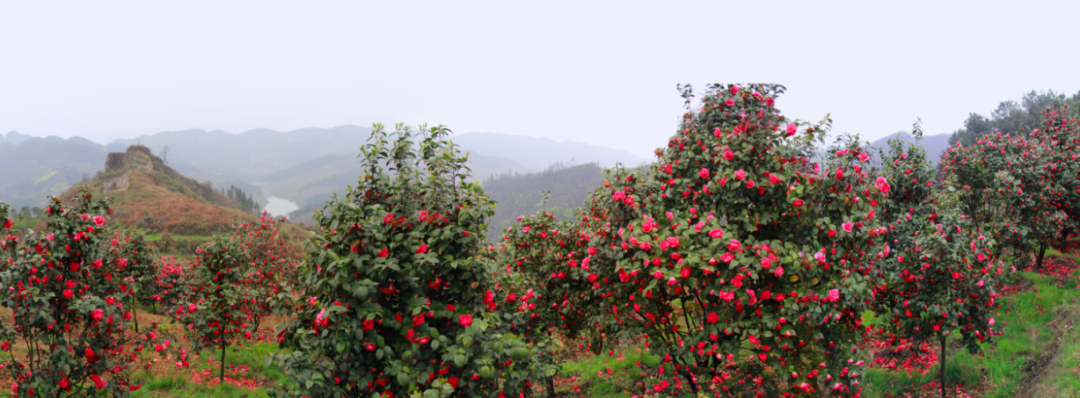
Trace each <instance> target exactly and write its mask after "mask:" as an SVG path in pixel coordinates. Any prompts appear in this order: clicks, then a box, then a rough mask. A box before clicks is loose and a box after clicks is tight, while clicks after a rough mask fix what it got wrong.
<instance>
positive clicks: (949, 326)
mask: <svg viewBox="0 0 1080 398" xmlns="http://www.w3.org/2000/svg"><path fill="white" fill-rule="evenodd" d="M944 183H945V186H944V187H943V189H942V190H940V191H939V192H937V193H936V194H935V195H934V196H932V197H931V198H928V200H927V204H926V207H925V208H926V211H925V213H922V215H921V216H920V217H917V218H915V219H913V220H911V222H910V223H909V224H911V225H912V226H911V227H908V228H904V229H902V231H904V232H905V233H907V234H909V236H907V237H901V239H902V240H903V242H904V243H903V244H900V245H897V246H894V249H893V250H892V251H891V254H887V255H888V256H889V258H888V261H889V262H890V263H891V264H892V265H891V266H890V267H888V268H887V269H888V270H889V271H890V272H888V273H887V274H886V276H885V278H884V282H885V283H883V289H882V291H881V292H880V293H879V302H881V303H882V304H883V305H882V306H881V307H880V309H879V311H881V312H882V313H883V314H889V315H891V316H887V317H885V319H887V320H889V323H890V325H889V327H888V329H889V330H890V331H891V332H893V333H894V334H895V335H896V336H898V337H902V338H907V339H912V340H913V341H914V342H916V343H921V342H925V341H928V340H929V341H937V342H939V343H940V344H941V357H940V363H941V367H940V370H941V380H940V381H941V387H942V397H944V396H945V363H946V351H945V347H946V342H947V340H948V337H949V336H951V335H955V333H956V332H959V338H960V339H961V341H962V342H963V343H964V345H965V346H966V347H967V348H968V349H969V350H970V351H971V352H978V351H979V350H980V346H979V343H983V342H990V341H991V339H992V338H993V336H994V335H997V334H1000V333H1001V332H1000V330H995V328H994V318H992V317H991V315H992V314H993V311H994V310H996V309H997V308H1000V305H999V304H998V303H997V297H998V295H997V293H996V292H995V291H994V286H996V285H997V281H998V277H999V275H1000V274H1001V273H1002V272H1003V269H1004V266H1003V265H1002V263H1001V261H998V260H996V259H995V258H994V256H993V252H992V251H991V247H992V246H993V244H994V241H993V239H992V238H989V237H986V236H984V235H983V234H982V233H981V232H980V231H979V230H978V229H977V228H976V226H975V223H973V222H971V220H969V219H968V218H967V217H966V216H965V215H964V214H963V213H961V212H960V204H959V201H960V196H959V195H958V192H957V190H956V189H955V188H953V187H952V186H951V185H949V183H950V181H948V180H946V181H945V182H944Z"/></svg>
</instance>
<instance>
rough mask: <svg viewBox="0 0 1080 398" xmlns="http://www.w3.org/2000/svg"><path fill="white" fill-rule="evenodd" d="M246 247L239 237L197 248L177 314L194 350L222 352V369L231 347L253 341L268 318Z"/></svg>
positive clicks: (224, 236) (220, 238) (216, 239)
mask: <svg viewBox="0 0 1080 398" xmlns="http://www.w3.org/2000/svg"><path fill="white" fill-rule="evenodd" d="M243 245H244V242H243V240H242V239H240V238H239V237H238V236H235V235H230V234H220V235H216V236H214V238H213V239H212V240H211V241H210V242H207V243H206V244H204V245H203V246H200V247H199V248H198V249H196V251H195V252H196V254H197V255H198V257H196V258H195V260H193V261H192V263H191V265H190V272H191V275H190V277H189V279H188V280H187V286H186V287H185V290H183V292H182V293H181V294H182V295H183V297H182V298H181V299H180V300H178V301H179V305H178V306H176V308H175V309H174V310H173V316H174V318H175V319H176V320H177V321H178V322H180V324H181V325H182V326H183V328H184V330H185V333H186V334H187V336H188V339H189V340H190V341H191V342H192V349H193V351H194V352H199V351H201V350H203V349H206V348H210V349H216V350H220V352H221V363H222V364H224V363H225V348H226V347H228V346H230V345H232V344H236V343H238V342H239V343H240V344H242V340H243V339H251V337H252V334H253V333H255V332H256V331H257V330H258V324H259V321H260V319H261V318H262V317H263V316H264V315H265V314H266V311H265V310H264V309H263V307H262V305H261V304H262V302H261V300H260V299H256V297H261V296H260V294H261V293H263V292H262V291H260V290H259V289H258V288H257V286H256V283H257V282H258V280H257V278H256V277H255V274H256V270H255V267H254V260H253V258H252V256H251V254H250V253H248V252H247V251H245V250H244V247H243ZM224 369H225V367H224V366H223V367H221V374H220V375H219V377H221V378H222V379H224V377H225V374H224Z"/></svg>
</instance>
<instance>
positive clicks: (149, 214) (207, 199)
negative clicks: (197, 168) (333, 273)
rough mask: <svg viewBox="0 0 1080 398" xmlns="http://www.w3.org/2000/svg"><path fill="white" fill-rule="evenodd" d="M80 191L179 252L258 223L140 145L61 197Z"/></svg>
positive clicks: (299, 236)
mask: <svg viewBox="0 0 1080 398" xmlns="http://www.w3.org/2000/svg"><path fill="white" fill-rule="evenodd" d="M84 187H85V188H88V189H89V190H90V192H91V194H93V195H94V196H97V197H100V196H106V197H110V198H112V199H113V209H114V213H113V217H114V220H116V222H118V223H120V224H123V225H126V226H133V227H139V228H143V229H147V230H150V231H152V232H154V233H155V234H157V235H158V236H161V237H163V238H164V239H172V240H175V243H176V248H177V249H180V251H185V249H193V248H194V247H195V246H197V245H198V244H200V243H202V242H203V241H205V240H206V239H208V238H209V236H210V235H212V234H214V233H219V232H223V231H227V230H229V229H231V225H233V224H235V223H238V222H256V221H257V220H258V218H257V217H256V216H255V215H253V214H252V213H249V212H245V211H242V210H241V208H242V207H243V206H242V203H241V201H238V200H234V199H231V198H229V197H228V196H227V195H226V194H224V193H222V192H220V191H218V190H216V189H215V188H214V187H211V186H207V185H205V184H202V183H199V182H198V181H195V180H193V179H191V178H188V177H185V176H184V175H182V174H180V173H178V172H176V170H174V169H173V168H171V167H169V166H166V165H165V164H164V163H163V162H162V160H161V158H159V157H157V156H154V155H152V154H151V153H150V150H149V149H148V148H146V147H144V146H139V145H134V146H131V147H129V148H128V149H127V150H126V151H125V152H118V153H110V154H109V156H108V160H107V161H106V165H105V171H104V172H103V173H101V174H99V175H98V176H96V177H95V178H93V179H91V180H89V181H87V182H86V183H83V184H78V185H76V186H74V187H72V188H71V189H69V190H68V191H67V192H66V193H64V195H63V196H62V197H61V198H62V199H63V200H65V201H70V200H71V199H72V198H74V197H75V196H77V195H79V194H80V192H81V189H82V188H84ZM282 230H283V231H285V234H286V235H287V236H288V238H289V240H290V241H292V242H294V244H299V243H300V242H302V241H303V239H304V237H305V236H306V233H305V232H304V231H303V230H301V229H300V228H298V227H296V226H295V225H292V224H285V225H284V227H283V228H282Z"/></svg>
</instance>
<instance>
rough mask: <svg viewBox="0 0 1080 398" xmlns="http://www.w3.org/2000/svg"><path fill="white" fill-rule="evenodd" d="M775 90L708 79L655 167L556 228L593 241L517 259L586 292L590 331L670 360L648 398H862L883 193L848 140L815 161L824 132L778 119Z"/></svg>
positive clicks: (601, 194)
mask: <svg viewBox="0 0 1080 398" xmlns="http://www.w3.org/2000/svg"><path fill="white" fill-rule="evenodd" d="M782 92H783V87H781V86H777V85H746V86H741V85H713V86H710V87H709V90H708V92H707V93H706V95H705V96H704V98H702V99H701V108H698V109H697V110H695V111H690V112H687V113H686V114H684V116H683V119H682V123H681V124H680V127H679V130H678V132H677V133H676V134H675V135H674V136H673V137H671V138H670V139H669V140H668V143H667V145H666V147H664V148H662V149H658V150H657V151H656V155H657V157H658V160H657V161H656V162H655V163H653V164H652V165H649V166H646V167H645V168H643V169H639V170H626V169H617V170H614V171H611V172H609V175H608V179H607V181H606V182H605V184H604V186H603V187H600V188H598V189H597V190H596V191H594V193H593V194H592V196H591V197H590V198H589V200H588V201H587V203H586V204H585V206H586V208H585V211H584V213H583V215H582V217H581V218H580V219H579V220H577V221H576V223H575V225H576V230H574V231H572V232H566V234H567V235H569V236H571V237H574V238H575V239H587V240H588V247H587V248H583V249H584V250H580V249H578V248H577V247H575V246H574V245H570V244H569V242H567V243H568V244H567V247H565V248H563V247H560V248H559V249H553V250H554V252H553V253H551V254H553V255H554V256H553V257H552V258H551V259H550V260H549V259H546V258H542V260H541V261H528V257H524V258H525V260H526V261H523V263H522V264H521V266H522V267H525V268H526V269H532V270H533V271H532V275H533V278H534V279H536V280H537V281H538V283H541V284H546V285H549V286H550V285H555V286H559V285H560V283H561V284H581V285H583V286H584V287H585V288H586V289H588V292H587V293H586V292H582V293H581V294H582V295H581V296H580V297H581V298H587V300H585V302H588V303H589V305H592V306H594V307H596V308H599V309H600V310H601V312H600V313H599V314H596V315H590V316H592V317H593V319H591V320H590V322H589V323H590V324H591V323H595V324H597V325H599V326H601V327H605V326H608V325H610V326H611V327H612V328H613V329H617V330H620V331H622V333H623V335H624V336H626V335H630V336H629V337H643V338H645V339H646V341H647V342H648V344H649V347H650V348H651V349H652V350H653V351H654V352H658V353H659V354H661V355H662V356H663V358H664V361H663V364H662V365H661V366H660V367H659V369H657V372H656V373H657V374H658V382H656V383H654V384H653V385H652V386H650V388H651V389H652V390H654V392H655V393H657V394H663V395H666V394H672V393H674V391H676V390H680V389H682V390H691V391H702V390H706V389H714V391H715V393H716V394H724V395H732V396H738V395H739V394H745V393H751V394H758V395H761V394H766V395H775V394H784V393H789V394H790V393H796V394H803V393H805V394H822V393H823V392H827V393H830V394H837V395H857V394H858V388H857V387H856V385H857V382H856V380H857V376H858V373H859V372H858V366H860V365H861V363H859V364H858V365H855V364H854V363H855V362H854V360H852V361H851V363H849V362H848V360H849V359H852V358H853V357H852V356H851V353H852V351H851V348H852V347H853V343H854V332H855V330H856V329H857V327H858V325H859V323H860V318H859V314H861V312H862V311H863V310H864V309H865V308H867V303H868V302H869V297H870V289H871V288H872V287H873V283H872V281H871V274H872V269H873V265H872V261H873V260H874V259H875V258H876V254H875V252H878V251H880V250H883V249H882V248H881V246H880V244H879V242H878V241H879V240H880V237H879V236H880V235H881V234H883V233H884V232H885V228H882V227H881V226H880V225H881V224H882V221H881V220H880V218H879V217H877V216H876V213H875V211H876V206H877V205H878V201H879V200H881V199H882V198H883V197H884V194H886V193H887V192H889V190H890V185H889V183H888V181H886V180H885V179H876V178H871V176H869V175H868V174H867V167H868V166H869V161H870V155H869V154H868V153H866V152H865V151H864V150H862V149H861V148H860V147H859V146H858V145H857V144H856V142H855V140H854V139H846V140H842V141H838V142H837V144H836V145H834V146H833V148H832V149H831V150H830V152H829V153H828V154H827V156H826V157H825V161H824V163H819V162H814V161H812V160H811V157H812V156H813V155H814V154H813V153H811V152H810V149H811V148H813V147H814V145H815V144H816V143H819V142H820V140H821V137H823V136H824V133H825V132H826V131H825V130H826V129H827V127H828V125H827V123H826V124H825V125H802V126H800V125H799V124H797V123H794V122H791V121H789V120H787V119H786V118H785V117H784V116H782V115H781V114H780V112H779V111H778V110H777V109H776V108H774V107H773V105H774V101H775V98H776V96H778V95H779V94H781V93H782ZM684 95H685V96H686V98H687V103H688V104H689V103H691V102H692V101H691V100H692V96H693V94H692V92H691V91H690V90H689V88H688V87H687V88H686V90H685V91H684ZM532 222H533V220H532V219H530V220H529V222H525V221H524V220H523V221H521V222H519V225H518V226H517V227H515V228H516V230H518V231H522V232H524V226H525V225H527V224H530V223H532ZM528 233H529V234H532V233H533V232H532V230H530V231H529V232H528ZM541 239H543V235H539V239H538V237H537V236H535V235H530V236H529V237H528V238H525V239H522V238H520V237H513V236H511V237H510V239H509V241H510V242H512V243H513V244H514V245H515V246H516V247H517V248H518V250H520V249H521V247H522V246H521V245H522V244H526V245H528V244H535V243H531V242H530V240H532V241H534V242H535V241H539V240H541ZM546 247H554V246H552V245H551V244H548V246H546ZM578 250H580V251H578ZM541 251H542V250H541ZM560 251H561V252H562V256H561V257H560V256H559V254H560V253H559V252H560ZM537 252H539V251H537ZM571 252H573V253H574V255H573V256H568V254H569V253H571ZM567 257H569V258H567ZM570 260H574V261H570ZM583 264H587V268H584V269H583V268H582V267H583ZM512 265H517V264H512ZM537 270H539V272H537ZM560 279H563V280H565V281H560ZM584 281H588V283H585V284H582V282H584ZM542 300H543V301H552V299H551V298H546V299H542ZM554 301H558V298H557V297H556V298H555V299H554ZM556 304H562V303H556ZM565 304H566V305H568V306H569V307H568V308H569V311H570V313H571V314H578V315H580V314H595V313H594V312H589V311H582V312H576V313H575V312H574V311H578V310H579V309H578V308H575V307H574V300H568V301H567V303H565ZM537 308H538V309H539V308H540V306H539V305H538V306H537ZM545 308H548V307H545ZM557 310H558V311H563V312H564V313H566V312H567V309H563V308H557ZM548 317H549V318H551V317H550V316H548ZM560 319H561V318H560ZM634 334H636V336H633V335H634ZM748 354H749V355H748ZM821 389H824V391H821Z"/></svg>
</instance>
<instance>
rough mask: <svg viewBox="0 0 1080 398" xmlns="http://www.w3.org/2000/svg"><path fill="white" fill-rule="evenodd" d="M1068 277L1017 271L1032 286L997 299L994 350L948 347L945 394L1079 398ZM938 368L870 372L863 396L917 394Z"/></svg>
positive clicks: (1076, 292)
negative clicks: (957, 389)
mask: <svg viewBox="0 0 1080 398" xmlns="http://www.w3.org/2000/svg"><path fill="white" fill-rule="evenodd" d="M1072 276H1073V278H1072V279H1071V280H1068V281H1063V280H1061V279H1060V278H1056V277H1054V276H1048V275H1039V274H1035V273H1031V272H1023V273H1019V277H1021V278H1025V279H1028V280H1030V281H1031V282H1032V285H1031V287H1030V288H1029V289H1027V290H1025V291H1022V292H1020V293H1017V294H1014V295H1011V296H1008V297H1005V298H1003V299H1002V308H1001V310H1000V311H998V313H997V314H996V315H995V318H996V320H997V322H998V324H999V325H1003V327H1004V331H1005V334H1004V335H1003V336H999V337H998V339H997V341H996V346H991V345H984V347H983V353H982V355H977V354H975V355H973V354H970V353H968V352H967V350H966V349H961V348H959V347H954V346H952V345H950V347H949V350H948V351H949V353H948V359H947V364H946V367H945V373H946V383H947V385H948V386H950V392H952V390H951V389H952V387H953V386H956V385H957V384H960V385H963V386H964V388H963V391H965V392H966V393H969V394H971V395H974V396H983V397H1003V398H1004V397H1020V396H1030V397H1070V398H1071V397H1077V396H1080V330H1077V328H1076V325H1077V324H1078V323H1080V289H1078V286H1077V280H1078V278H1080V275H1078V274H1077V273H1076V272H1074V273H1073V274H1072ZM939 369H940V368H938V367H937V366H935V367H933V368H932V369H930V370H929V372H927V373H926V374H918V373H912V374H906V373H905V372H903V371H888V370H882V369H870V370H868V371H867V372H866V374H865V377H864V378H863V382H864V383H863V385H864V390H865V396H868V397H887V396H906V395H909V394H910V395H912V396H919V392H920V391H924V390H925V389H924V388H922V386H924V385H926V384H929V383H931V382H934V381H936V378H937V375H938V372H939ZM924 392H925V391H924ZM950 396H951V394H950Z"/></svg>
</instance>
